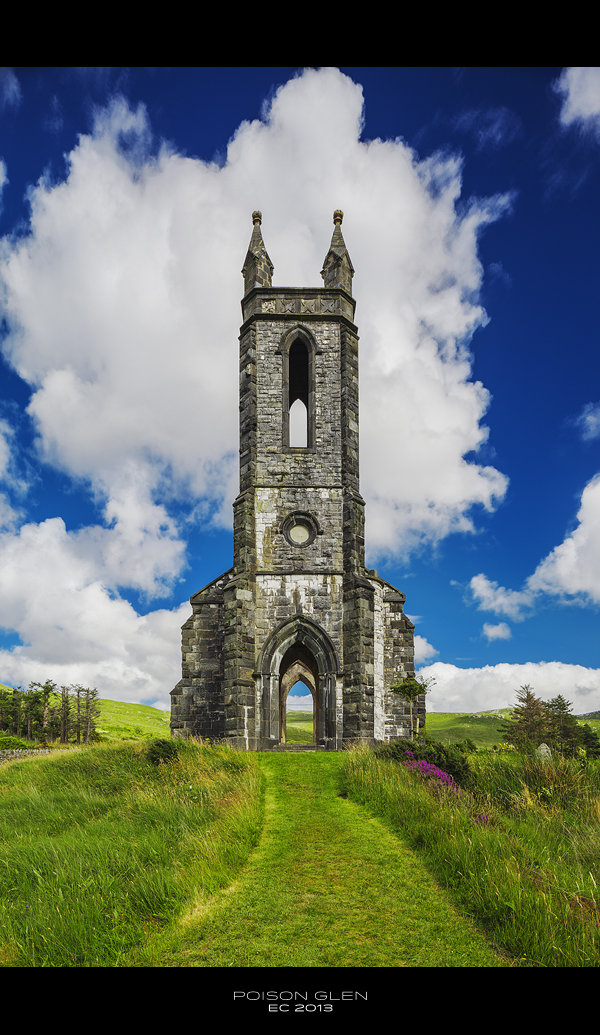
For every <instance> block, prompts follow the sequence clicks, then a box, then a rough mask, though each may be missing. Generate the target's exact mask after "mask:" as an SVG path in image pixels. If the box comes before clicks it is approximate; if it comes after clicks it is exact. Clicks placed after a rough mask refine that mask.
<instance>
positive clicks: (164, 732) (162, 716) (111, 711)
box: [97, 700, 171, 743]
mask: <svg viewBox="0 0 600 1035" xmlns="http://www.w3.org/2000/svg"><path fill="white" fill-rule="evenodd" d="M99 704H100V718H99V720H98V724H97V732H98V734H99V736H100V737H101V738H102V740H103V741H106V742H108V743H110V742H111V741H118V740H144V739H145V738H149V739H151V738H152V737H170V736H171V729H170V725H169V724H170V721H171V716H170V715H169V712H163V711H162V710H161V709H160V708H152V707H151V706H150V705H148V704H124V703H123V702H122V701H104V700H101V701H100V702H99Z"/></svg>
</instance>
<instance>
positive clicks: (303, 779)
mask: <svg viewBox="0 0 600 1035" xmlns="http://www.w3.org/2000/svg"><path fill="white" fill-rule="evenodd" d="M342 762H343V758H342V756H341V755H333V754H308V755H302V756H298V755H291V754H289V755H286V754H278V755H271V754H264V755H261V756H260V765H261V767H262V768H263V770H264V773H265V776H266V778H267V791H266V802H265V810H266V811H265V825H264V831H263V835H262V838H261V841H260V844H259V845H258V847H257V849H256V850H255V852H254V853H253V855H252V856H251V858H250V860H249V862H248V865H247V867H246V869H245V871H244V873H243V876H242V877H241V878H240V880H239V881H238V883H237V884H236V885H234V886H233V887H232V888H230V889H228V891H227V892H226V893H224V894H222V895H221V896H219V897H217V899H216V900H215V902H214V904H213V905H212V906H211V907H210V908H209V909H208V910H207V911H206V913H205V915H204V916H202V915H200V916H198V915H196V916H195V917H188V918H187V920H186V921H185V924H184V927H183V930H182V929H181V928H180V931H179V937H178V938H177V945H176V946H175V943H173V945H172V949H171V952H170V953H167V955H166V956H165V957H163V959H162V960H161V963H160V964H159V965H160V966H175V967H178V966H179V967H181V966H183V967H186V966H187V967H340V968H342V967H343V968H347V967H506V966H510V962H509V961H508V960H506V959H504V958H503V957H501V956H500V955H498V954H496V953H495V952H494V950H493V949H492V948H491V947H490V945H489V943H488V942H487V941H486V940H485V939H484V937H483V936H482V934H481V933H480V932H479V931H478V929H476V928H475V927H474V926H473V925H472V924H471V923H470V922H469V921H468V920H466V919H465V918H464V917H461V916H460V915H459V914H458V912H457V911H456V910H455V909H454V908H453V906H452V905H451V904H450V903H449V900H448V898H447V896H446V895H445V893H444V892H443V891H442V890H441V889H440V888H439V887H438V886H437V885H436V884H435V882H434V881H433V880H432V878H431V877H430V876H429V874H428V872H427V871H426V870H425V868H424V867H423V865H422V864H421V863H420V862H419V860H418V858H417V857H416V856H415V855H414V854H413V852H412V851H411V850H410V849H409V848H408V847H407V846H405V845H404V844H403V843H402V842H401V840H399V838H398V837H396V836H395V835H394V834H392V833H390V831H389V830H388V829H387V828H386V827H385V826H383V824H382V823H381V822H380V821H379V820H377V819H374V818H372V817H371V816H370V815H369V814H368V812H367V811H366V810H365V809H364V808H362V807H361V806H360V805H357V804H355V803H354V802H352V801H350V800H348V799H344V798H341V797H339V795H338V782H337V776H338V771H339V767H340V765H341V764H342ZM182 936H183V937H182ZM155 965H156V964H155Z"/></svg>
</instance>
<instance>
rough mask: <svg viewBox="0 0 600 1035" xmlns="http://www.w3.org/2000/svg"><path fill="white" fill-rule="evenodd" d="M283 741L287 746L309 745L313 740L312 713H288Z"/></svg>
mask: <svg viewBox="0 0 600 1035" xmlns="http://www.w3.org/2000/svg"><path fill="white" fill-rule="evenodd" d="M285 739H286V742H287V743H288V744H311V743H312V739H313V715H312V712H288V713H287V716H286V726H285Z"/></svg>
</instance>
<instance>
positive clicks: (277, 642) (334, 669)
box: [257, 615, 339, 750]
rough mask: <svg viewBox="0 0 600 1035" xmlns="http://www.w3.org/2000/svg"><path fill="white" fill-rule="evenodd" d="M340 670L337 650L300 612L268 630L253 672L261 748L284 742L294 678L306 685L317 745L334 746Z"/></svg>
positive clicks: (327, 637)
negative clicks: (258, 701)
mask: <svg viewBox="0 0 600 1035" xmlns="http://www.w3.org/2000/svg"><path fill="white" fill-rule="evenodd" d="M338 671H339V665H338V660H337V655H336V651H335V648H334V646H333V644H332V642H331V640H330V639H329V636H328V635H327V633H326V632H325V630H324V629H321V627H320V626H318V625H316V623H315V622H313V621H311V620H310V619H308V618H306V617H305V616H304V615H297V616H296V618H293V619H291V621H289V622H285V623H284V624H283V625H282V626H280V627H279V629H276V630H275V632H274V633H272V634H271V636H270V637H269V639H268V640H267V642H266V643H265V646H264V647H263V650H262V651H261V655H260V658H259V664H258V672H257V674H259V675H260V696H261V733H262V736H261V743H262V749H263V750H269V748H271V747H273V746H274V745H275V744H278V743H282V742H284V740H285V706H286V700H287V696H288V694H289V692H290V690H291V689H292V687H293V686H295V684H296V683H297V682H298V681H301V682H302V683H304V684H305V685H306V686H307V687H308V689H309V690H310V692H311V695H312V697H313V701H314V707H313V730H314V741H315V743H316V744H318V745H320V746H322V747H327V748H330V749H332V748H333V749H335V747H336V727H337V721H336V720H337V699H336V684H337V673H338Z"/></svg>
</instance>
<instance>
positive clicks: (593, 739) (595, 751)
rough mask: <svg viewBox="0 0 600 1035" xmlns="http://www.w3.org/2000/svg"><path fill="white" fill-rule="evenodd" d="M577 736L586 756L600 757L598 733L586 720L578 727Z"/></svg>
mask: <svg viewBox="0 0 600 1035" xmlns="http://www.w3.org/2000/svg"><path fill="white" fill-rule="evenodd" d="M579 737H580V741H579V743H580V744H581V747H582V748H585V754H586V757H587V758H600V740H598V734H597V733H596V732H595V731H594V730H593V729H592V727H591V726H590V724H589V723H588V722H586V723H585V725H584V726H580V727H579Z"/></svg>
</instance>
